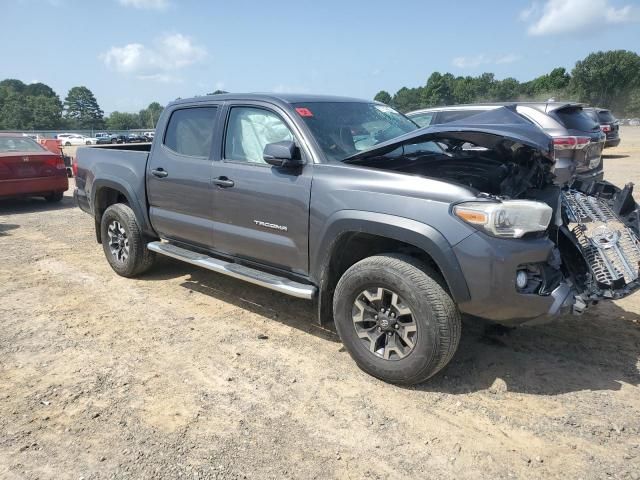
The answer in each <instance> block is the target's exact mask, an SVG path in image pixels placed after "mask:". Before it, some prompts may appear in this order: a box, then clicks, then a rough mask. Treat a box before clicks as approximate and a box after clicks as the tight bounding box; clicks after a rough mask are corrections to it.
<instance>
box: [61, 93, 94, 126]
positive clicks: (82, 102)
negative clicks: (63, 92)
mask: <svg viewBox="0 0 640 480" xmlns="http://www.w3.org/2000/svg"><path fill="white" fill-rule="evenodd" d="M64 118H65V119H67V121H68V122H69V124H70V126H72V127H75V128H102V126H103V125H104V112H103V111H102V110H101V109H100V106H99V105H98V101H97V100H96V97H95V96H94V95H93V93H92V92H91V90H89V89H88V88H87V87H73V88H72V89H71V90H69V93H68V94H67V98H66V99H65V100H64Z"/></svg>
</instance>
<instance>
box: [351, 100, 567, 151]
mask: <svg viewBox="0 0 640 480" xmlns="http://www.w3.org/2000/svg"><path fill="white" fill-rule="evenodd" d="M514 108H515V107H512V106H507V107H499V108H496V109H494V110H489V111H486V112H482V113H479V114H477V115H473V116H471V117H468V118H465V119H464V120H460V121H457V122H451V123H446V124H442V125H434V126H431V127H424V128H420V129H418V130H414V131H413V132H409V133H406V134H404V135H401V136H399V137H396V138H393V139H391V140H388V141H386V142H383V143H380V144H378V145H376V146H374V147H372V148H370V149H368V150H364V151H362V152H359V153H356V154H355V155H352V156H350V157H348V158H346V159H345V160H343V161H344V162H347V163H350V162H352V161H355V160H361V159H365V158H371V157H377V156H381V155H384V154H386V153H389V152H391V151H393V150H395V149H396V148H398V147H400V146H401V145H406V144H413V143H421V142H426V141H436V142H437V141H443V140H447V139H451V140H462V141H465V142H470V143H473V144H475V145H477V146H479V147H484V148H489V149H495V148H496V147H498V146H499V145H500V144H502V145H503V146H504V147H506V148H508V147H509V146H510V145H511V144H513V143H520V144H522V145H527V146H529V147H531V148H534V149H536V150H538V151H540V153H541V154H542V155H543V156H545V157H547V158H549V159H551V160H553V158H554V150H553V140H552V138H551V137H550V136H549V135H547V134H546V133H545V132H544V131H543V130H541V129H540V128H538V127H536V126H535V125H533V124H532V123H530V122H528V121H527V120H525V119H524V118H523V117H521V116H520V115H519V114H517V113H516V112H515V110H514Z"/></svg>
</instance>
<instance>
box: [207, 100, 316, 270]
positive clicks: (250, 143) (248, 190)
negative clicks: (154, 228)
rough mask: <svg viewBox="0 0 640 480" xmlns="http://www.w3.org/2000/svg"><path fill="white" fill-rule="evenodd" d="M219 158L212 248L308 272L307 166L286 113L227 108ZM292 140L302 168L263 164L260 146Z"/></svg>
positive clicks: (257, 105)
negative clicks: (220, 157)
mask: <svg viewBox="0 0 640 480" xmlns="http://www.w3.org/2000/svg"><path fill="white" fill-rule="evenodd" d="M225 116H226V129H225V137H224V140H223V142H222V159H221V160H220V161H218V162H214V168H213V172H214V173H213V182H214V183H217V185H216V186H215V187H214V204H215V213H214V215H215V226H214V238H215V249H216V250H217V251H219V252H221V253H224V254H227V255H232V256H236V257H241V258H245V259H247V260H250V261H255V262H259V263H261V264H266V265H270V266H273V267H275V268H279V269H285V270H291V271H293V272H296V273H301V274H305V273H307V271H308V231H309V196H310V193H311V177H312V169H313V165H312V162H311V160H310V159H311V157H310V155H309V153H308V150H306V149H305V148H304V146H303V143H302V142H301V136H300V134H299V131H298V130H297V128H296V126H295V124H294V122H292V120H291V119H290V118H289V117H288V116H287V113H286V112H284V111H283V110H281V109H279V108H278V107H276V106H273V105H270V104H264V103H261V102H250V103H233V102H232V103H230V104H229V105H228V107H227V112H226V114H225ZM284 140H293V141H295V142H296V144H297V145H298V146H299V147H300V148H301V154H302V156H303V158H304V159H305V160H306V164H305V165H304V166H303V167H301V168H296V169H286V168H278V167H272V166H271V165H269V164H267V163H266V162H265V161H264V160H263V158H262V153H263V150H264V146H265V145H266V144H268V143H274V142H279V141H284Z"/></svg>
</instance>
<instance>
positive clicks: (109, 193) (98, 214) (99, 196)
mask: <svg viewBox="0 0 640 480" xmlns="http://www.w3.org/2000/svg"><path fill="white" fill-rule="evenodd" d="M116 203H125V204H127V205H128V206H129V207H130V208H131V210H133V213H134V215H135V216H136V220H137V221H138V224H139V225H140V228H141V230H142V231H143V232H145V233H148V232H149V230H150V229H151V227H150V224H149V222H148V219H147V215H145V212H144V211H143V209H142V206H141V205H140V201H139V200H138V197H137V195H136V194H135V192H134V191H133V189H132V188H130V187H128V186H127V185H125V184H123V183H121V182H117V181H113V180H110V179H100V180H96V181H95V182H94V184H93V195H92V201H91V204H92V206H93V216H94V222H95V231H96V240H97V241H98V243H102V238H101V233H100V222H101V220H102V215H103V214H104V212H105V210H106V209H107V208H109V207H110V206H111V205H114V204H116Z"/></svg>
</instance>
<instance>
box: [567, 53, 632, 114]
mask: <svg viewBox="0 0 640 480" xmlns="http://www.w3.org/2000/svg"><path fill="white" fill-rule="evenodd" d="M638 87H640V56H639V55H638V54H637V53H634V52H630V51H628V50H609V51H607V52H596V53H592V54H590V55H588V56H587V57H586V58H585V59H584V60H581V61H578V62H577V63H576V66H575V68H574V69H573V71H572V72H571V88H572V91H573V92H574V93H575V94H576V96H577V97H578V99H579V100H581V101H583V102H587V103H590V104H591V105H596V106H599V107H605V108H610V109H612V110H614V111H616V112H621V111H625V109H627V108H628V107H627V104H628V102H629V97H630V95H631V93H632V91H634V90H635V89H636V88H638Z"/></svg>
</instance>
